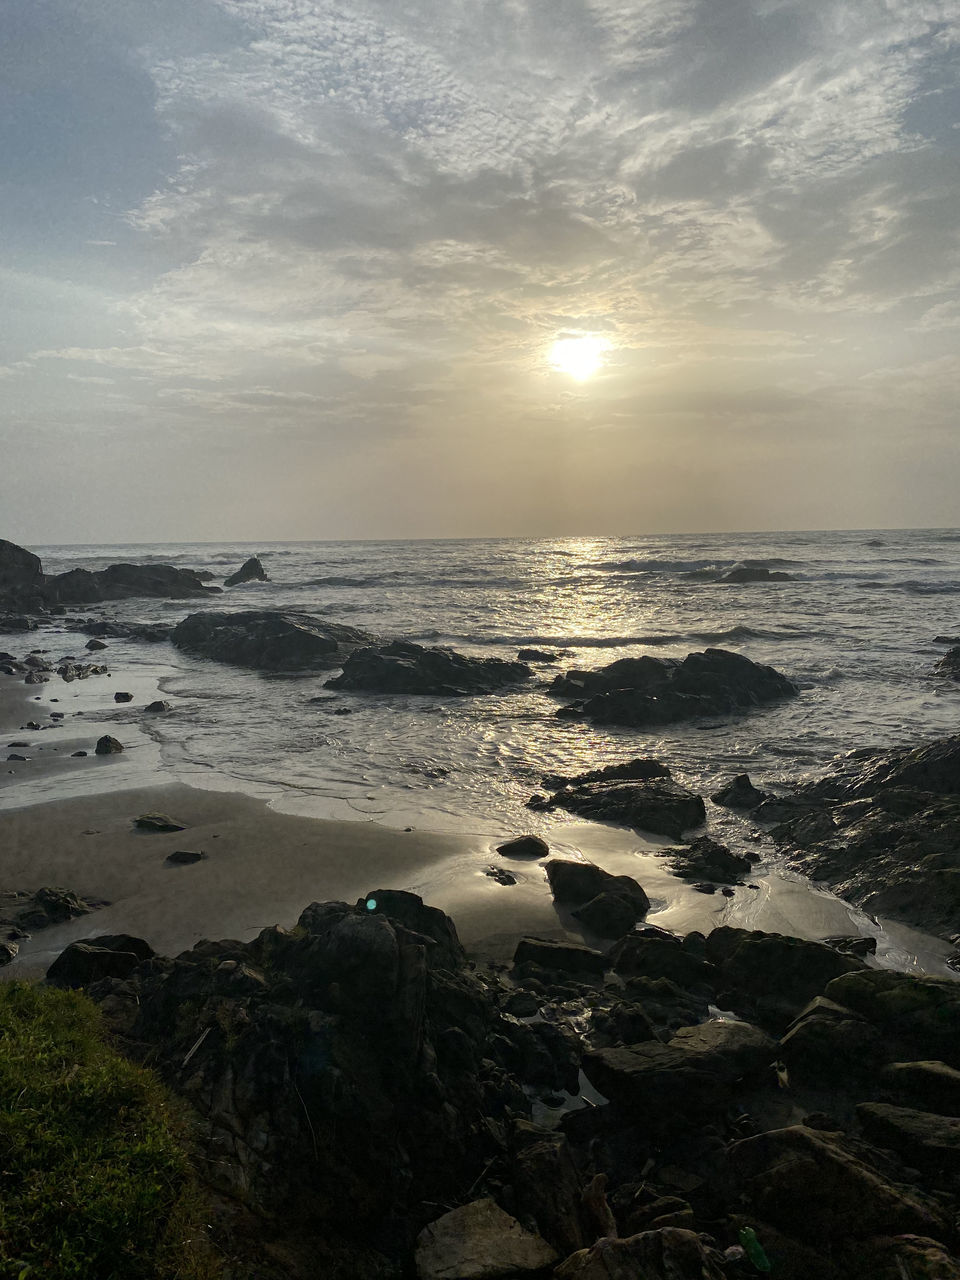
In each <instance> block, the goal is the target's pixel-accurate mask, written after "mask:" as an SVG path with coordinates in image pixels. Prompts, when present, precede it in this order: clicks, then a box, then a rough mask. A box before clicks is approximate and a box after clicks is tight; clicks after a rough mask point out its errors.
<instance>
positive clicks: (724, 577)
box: [715, 564, 793, 583]
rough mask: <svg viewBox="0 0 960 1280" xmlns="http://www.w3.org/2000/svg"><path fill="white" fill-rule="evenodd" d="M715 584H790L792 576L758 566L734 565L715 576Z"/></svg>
mask: <svg viewBox="0 0 960 1280" xmlns="http://www.w3.org/2000/svg"><path fill="white" fill-rule="evenodd" d="M715 581H717V582H731V583H733V582H792V581H793V575H792V574H790V573H782V572H781V571H780V570H779V569H768V568H767V567H766V566H765V565H759V564H735V565H732V566H731V567H730V568H729V569H725V570H724V571H723V573H720V574H718V575H717V577H716V579H715Z"/></svg>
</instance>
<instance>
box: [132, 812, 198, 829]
mask: <svg viewBox="0 0 960 1280" xmlns="http://www.w3.org/2000/svg"><path fill="white" fill-rule="evenodd" d="M133 825H134V826H135V827H139V829H140V830H141V831H186V826H185V825H184V823H182V822H177V821H175V819H173V818H171V817H168V815H167V814H165V813H141V814H140V816H139V817H137V818H134V820H133Z"/></svg>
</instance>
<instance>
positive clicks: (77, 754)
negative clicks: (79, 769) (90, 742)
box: [70, 751, 87, 760]
mask: <svg viewBox="0 0 960 1280" xmlns="http://www.w3.org/2000/svg"><path fill="white" fill-rule="evenodd" d="M86 754H87V753H86V751H71V752H70V755H71V758H72V759H74V760H76V759H78V758H79V757H81V756H86Z"/></svg>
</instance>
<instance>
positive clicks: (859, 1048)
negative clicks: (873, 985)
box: [780, 996, 889, 1090]
mask: <svg viewBox="0 0 960 1280" xmlns="http://www.w3.org/2000/svg"><path fill="white" fill-rule="evenodd" d="M888 1056H889V1052H888V1050H887V1048H886V1045H885V1043H884V1040H883V1037H882V1036H881V1035H880V1032H879V1031H877V1029H876V1027H872V1026H871V1025H870V1023H869V1022H867V1021H866V1019H864V1018H861V1017H860V1016H859V1015H858V1014H855V1013H853V1011H852V1010H850V1009H845V1008H844V1007H843V1006H842V1005H839V1004H836V1003H835V1002H834V1001H833V1000H828V999H827V998H826V996H817V997H816V998H815V999H814V1000H811V1002H810V1003H809V1004H808V1005H807V1007H806V1008H805V1009H803V1010H802V1011H801V1012H800V1013H799V1014H798V1016H797V1017H796V1018H795V1019H794V1020H793V1022H792V1023H791V1024H790V1026H789V1027H788V1028H787V1031H786V1033H785V1034H784V1035H783V1037H782V1038H781V1040H780V1060H781V1061H782V1062H784V1063H786V1066H787V1068H788V1070H789V1073H790V1080H791V1082H796V1083H803V1084H812V1085H818V1086H820V1087H823V1088H826V1089H831V1090H832V1089H835V1088H836V1087H837V1082H838V1080H842V1081H844V1082H845V1083H847V1084H849V1083H850V1082H852V1081H861V1082H863V1081H867V1080H873V1079H874V1078H875V1076H876V1073H877V1070H878V1068H879V1067H880V1066H881V1065H882V1063H883V1062H884V1061H885V1060H886V1059H887V1057H888Z"/></svg>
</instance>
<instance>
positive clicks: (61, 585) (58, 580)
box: [43, 564, 220, 604]
mask: <svg viewBox="0 0 960 1280" xmlns="http://www.w3.org/2000/svg"><path fill="white" fill-rule="evenodd" d="M219 590H220V588H219V587H208V586H205V585H204V584H203V582H201V581H200V579H199V578H198V577H197V575H196V573H194V571H193V570H192V569H176V568H174V567H173V566H172V565H169V564H111V565H108V567H107V568H106V569H103V570H101V571H100V572H98V573H93V572H91V570H89V569H70V570H68V572H66V573H61V574H58V575H57V576H55V577H52V578H47V579H46V581H45V583H44V587H43V591H44V596H45V597H46V599H47V600H50V601H54V602H56V603H59V604H92V603H96V602H98V601H101V600H126V599H130V598H132V597H135V596H152V597H155V598H158V599H163V600H186V599H190V597H192V596H209V595H213V594H217V593H218V592H219Z"/></svg>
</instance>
